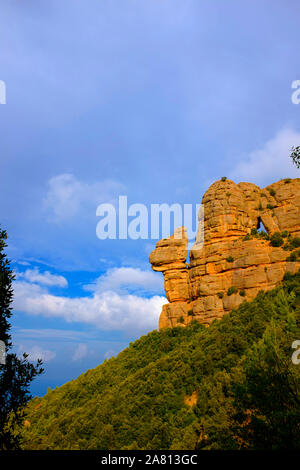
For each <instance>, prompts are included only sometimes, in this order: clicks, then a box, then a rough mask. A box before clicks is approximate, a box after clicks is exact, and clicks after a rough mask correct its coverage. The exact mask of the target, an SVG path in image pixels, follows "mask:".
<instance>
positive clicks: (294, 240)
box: [281, 234, 300, 251]
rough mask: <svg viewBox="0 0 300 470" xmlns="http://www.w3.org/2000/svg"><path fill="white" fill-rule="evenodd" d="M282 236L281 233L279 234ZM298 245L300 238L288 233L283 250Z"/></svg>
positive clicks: (299, 244)
mask: <svg viewBox="0 0 300 470" xmlns="http://www.w3.org/2000/svg"><path fill="white" fill-rule="evenodd" d="M281 236H282V234H281ZM299 247H300V238H299V237H292V236H291V235H288V239H287V241H286V243H285V245H284V247H283V248H284V249H285V250H290V251H292V250H294V249H295V248H299Z"/></svg>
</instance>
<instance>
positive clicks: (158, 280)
mask: <svg viewBox="0 0 300 470" xmlns="http://www.w3.org/2000/svg"><path fill="white" fill-rule="evenodd" d="M85 289H86V290H89V291H92V292H97V293H98V294H99V293H101V292H107V291H111V290H113V291H114V292H118V293H122V292H123V293H125V292H128V290H131V291H132V290H135V289H139V290H140V289H141V290H142V291H147V292H157V293H161V292H162V291H163V278H162V277H161V276H159V275H158V274H157V273H154V272H152V271H143V270H142V269H139V268H129V267H127V268H126V267H124V268H112V269H109V270H108V271H107V272H106V273H105V274H103V275H102V276H100V277H98V279H97V280H96V282H95V283H93V284H89V285H87V286H85Z"/></svg>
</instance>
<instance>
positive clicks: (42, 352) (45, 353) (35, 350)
mask: <svg viewBox="0 0 300 470" xmlns="http://www.w3.org/2000/svg"><path fill="white" fill-rule="evenodd" d="M18 351H19V355H20V356H21V355H22V354H23V352H26V353H27V354H28V360H29V361H37V360H38V359H42V360H43V362H49V361H51V360H52V359H54V358H55V357H56V353H55V352H54V351H50V350H48V349H42V348H41V347H39V346H32V347H31V348H29V350H28V349H27V348H26V347H24V346H23V345H22V344H20V345H19V348H18Z"/></svg>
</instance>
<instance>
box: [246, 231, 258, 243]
mask: <svg viewBox="0 0 300 470" xmlns="http://www.w3.org/2000/svg"><path fill="white" fill-rule="evenodd" d="M255 230H256V229H255ZM247 240H251V235H250V233H247V235H245V236H244V238H243V241H245V242H246V241H247Z"/></svg>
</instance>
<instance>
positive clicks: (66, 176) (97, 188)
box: [43, 173, 124, 222]
mask: <svg viewBox="0 0 300 470" xmlns="http://www.w3.org/2000/svg"><path fill="white" fill-rule="evenodd" d="M123 190H124V186H123V185H122V184H121V183H119V182H117V181H114V180H109V179H108V180H104V181H98V182H95V183H86V182H83V181H80V180H78V179H77V178H76V177H75V176H74V175H73V174H71V173H63V174H60V175H57V176H54V177H53V178H50V180H49V181H48V191H47V194H46V196H45V198H44V201H43V204H44V208H45V209H46V210H47V211H48V214H49V220H50V221H53V222H60V221H65V220H67V219H72V218H73V217H74V216H76V215H78V214H79V213H82V212H84V210H87V209H88V208H89V207H91V205H93V206H94V207H93V212H92V213H93V214H94V212H95V210H96V207H97V205H98V204H100V203H101V202H107V203H112V202H114V201H115V198H116V196H117V195H118V194H119V193H120V192H122V191H123ZM88 212H90V211H88Z"/></svg>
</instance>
